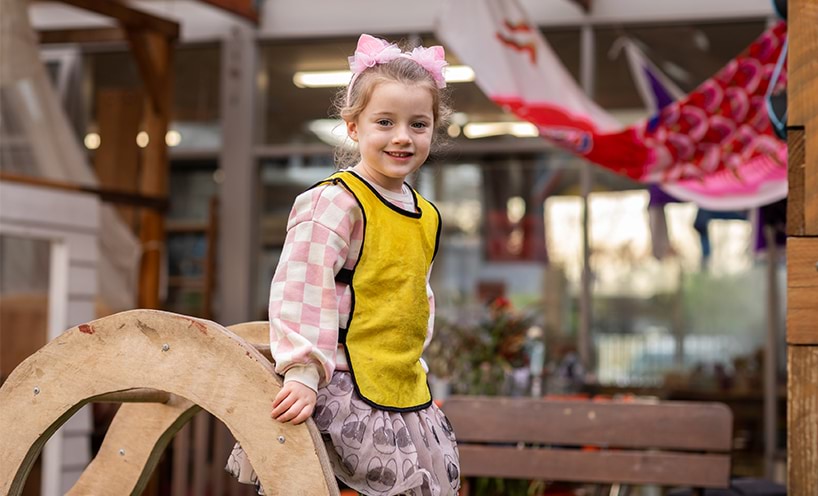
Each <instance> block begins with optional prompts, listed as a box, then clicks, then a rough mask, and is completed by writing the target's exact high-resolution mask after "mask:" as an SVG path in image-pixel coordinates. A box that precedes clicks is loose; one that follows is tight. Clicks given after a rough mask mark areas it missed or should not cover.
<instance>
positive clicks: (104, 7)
mask: <svg viewBox="0 0 818 496" xmlns="http://www.w3.org/2000/svg"><path fill="white" fill-rule="evenodd" d="M61 1H62V2H63V3H67V4H69V5H73V6H74V7H79V8H81V9H85V10H90V11H91V12H96V13H97V14H102V15H105V16H108V17H113V18H114V19H116V20H118V21H119V22H120V23H121V24H122V25H123V26H126V27H129V28H135V29H147V30H150V31H155V32H157V33H161V34H162V35H164V36H167V37H169V38H172V39H176V38H178V37H179V24H178V23H177V22H174V21H169V20H167V19H163V18H161V17H157V16H155V15H152V14H148V13H147V12H143V11H141V10H137V9H134V8H132V7H129V6H128V5H126V4H125V3H124V2H121V1H119V0H61Z"/></svg>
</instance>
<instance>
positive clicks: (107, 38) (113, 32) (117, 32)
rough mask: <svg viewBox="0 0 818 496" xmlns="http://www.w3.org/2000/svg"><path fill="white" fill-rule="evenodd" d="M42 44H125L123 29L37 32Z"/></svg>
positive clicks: (48, 30) (49, 30)
mask: <svg viewBox="0 0 818 496" xmlns="http://www.w3.org/2000/svg"><path fill="white" fill-rule="evenodd" d="M37 37H38V38H39V40H40V44H43V45H45V44H56V43H111V42H124V41H125V40H126V38H125V31H124V30H123V29H122V28H82V29H47V30H43V31H38V32H37Z"/></svg>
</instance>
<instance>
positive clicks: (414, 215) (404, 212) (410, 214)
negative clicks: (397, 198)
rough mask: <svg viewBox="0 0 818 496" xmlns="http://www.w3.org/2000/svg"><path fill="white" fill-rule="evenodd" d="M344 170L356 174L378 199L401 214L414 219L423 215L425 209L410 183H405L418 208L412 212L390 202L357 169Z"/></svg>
mask: <svg viewBox="0 0 818 496" xmlns="http://www.w3.org/2000/svg"><path fill="white" fill-rule="evenodd" d="M342 172H349V173H350V174H352V175H353V176H355V178H356V179H357V180H359V181H361V182H362V183H363V184H364V186H366V187H367V188H369V189H370V191H372V193H373V194H374V195H375V196H376V197H377V198H378V200H380V202H381V203H383V204H384V205H386V206H387V207H389V208H391V209H392V210H394V211H395V212H397V213H399V214H401V215H404V216H406V217H411V218H413V219H420V217H421V216H422V215H423V211H421V210H420V207H419V206H418V197H417V196H416V195H415V190H414V189H413V188H412V187H411V186H409V185H408V184H406V183H404V184H406V186H407V187H408V188H409V191H411V192H412V201H414V203H415V210H416V211H415V212H410V211H408V210H404V209H402V208H400V207H398V206H397V205H395V204H394V203H392V202H390V201H389V200H387V199H386V198H384V197H383V196H381V194H380V193H379V192H378V190H377V189H375V187H374V186H372V185H371V184H369V182H368V181H367V180H366V179H364V178H362V177H361V176H359V175H358V174H357V173H356V172H355V171H351V170H345V171H342Z"/></svg>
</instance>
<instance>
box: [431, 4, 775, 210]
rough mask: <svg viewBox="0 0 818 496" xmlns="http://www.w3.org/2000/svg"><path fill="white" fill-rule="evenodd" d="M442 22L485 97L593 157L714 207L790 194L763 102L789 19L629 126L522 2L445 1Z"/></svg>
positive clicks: (447, 40)
mask: <svg viewBox="0 0 818 496" xmlns="http://www.w3.org/2000/svg"><path fill="white" fill-rule="evenodd" d="M436 31H437V35H438V37H439V38H440V39H441V40H442V41H443V42H444V44H446V46H447V47H448V48H449V49H451V50H452V51H454V52H455V53H456V54H457V56H458V57H459V58H460V60H461V61H462V62H463V63H466V64H469V65H471V66H472V68H473V69H474V71H475V74H476V80H477V84H478V85H479V86H480V88H481V89H482V90H483V92H484V93H486V94H487V95H488V96H489V98H491V99H492V100H493V101H494V102H495V103H497V104H498V105H500V106H501V107H502V108H504V109H506V110H507V111H509V112H512V113H514V114H515V115H517V116H518V117H519V118H521V119H524V120H527V121H529V122H532V123H533V124H535V125H536V126H537V129H538V130H539V133H540V135H541V136H542V137H543V138H546V139H548V140H549V141H551V142H553V143H555V144H557V145H559V146H561V147H562V148H564V149H566V150H569V151H571V152H573V153H575V154H577V155H580V156H583V157H585V158H586V159H588V160H589V161H591V162H594V163H596V164H598V165H600V166H602V167H605V168H607V169H610V170H612V171H614V172H617V173H619V174H623V175H626V176H628V177H630V178H633V179H635V180H638V181H641V182H647V183H659V184H660V185H661V186H662V187H663V188H664V189H666V190H667V191H668V192H670V193H671V194H673V195H674V196H676V197H677V198H679V199H683V200H688V201H695V202H696V203H697V204H699V205H701V206H704V207H706V208H709V209H719V210H734V209H740V208H750V207H755V206H759V205H763V204H767V203H771V202H773V201H776V200H779V199H781V198H784V197H785V196H786V191H787V189H786V188H787V185H786V184H787V169H786V163H787V161H786V157H787V149H786V144H785V143H783V142H782V141H781V140H779V139H778V138H777V137H776V136H775V134H774V133H773V130H772V127H771V125H770V122H769V119H768V117H767V111H766V103H765V94H766V92H767V90H768V87H769V84H770V79H771V75H772V74H773V72H774V68H775V64H776V62H777V60H778V55H779V53H780V52H781V49H782V46H783V44H784V41H785V38H786V24H785V23H779V24H776V25H775V26H773V27H771V28H770V29H768V30H767V31H765V32H764V33H762V34H761V35H760V36H759V38H758V39H756V41H754V42H753V43H752V44H751V45H750V46H749V47H748V48H747V49H746V50H745V51H744V52H743V53H741V54H739V55H738V56H737V57H736V58H734V59H733V60H731V61H730V62H729V63H728V64H727V65H726V66H725V67H724V68H723V69H721V70H720V71H719V72H718V73H717V74H715V75H714V76H713V77H712V78H710V79H708V80H707V81H705V82H704V83H702V84H701V85H700V86H699V87H698V88H696V89H695V90H694V91H693V92H692V93H690V94H688V95H686V96H685V97H683V98H682V99H680V100H678V101H677V102H675V103H672V104H669V105H667V106H665V107H664V108H662V109H661V110H660V111H659V113H658V114H657V115H656V116H655V117H654V118H652V119H646V120H644V121H642V122H639V123H637V124H635V125H632V126H629V127H627V128H624V129H623V128H622V127H621V126H619V125H618V124H617V123H616V121H615V119H614V118H613V117H612V116H611V115H610V114H608V113H607V112H605V111H604V110H603V109H601V108H600V107H598V106H597V105H596V104H595V103H594V102H593V101H591V100H590V99H589V98H588V97H587V96H586V95H585V94H584V93H583V92H582V90H581V89H580V88H579V86H578V85H577V84H576V82H575V81H574V80H573V78H572V77H571V76H570V74H568V72H567V70H566V69H565V68H564V67H563V66H562V64H561V63H560V61H559V59H558V58H557V57H556V56H555V54H554V53H553V51H552V50H551V48H550V47H549V46H548V44H547V42H546V41H545V38H544V37H543V36H542V34H541V33H540V31H539V29H538V28H537V27H536V26H534V25H532V24H530V23H529V22H528V20H527V17H526V15H525V12H524V11H523V10H522V8H521V7H520V6H519V4H518V3H517V1H515V0H479V1H475V0H448V1H447V2H446V3H445V5H444V7H443V9H442V12H441V15H440V17H439V19H438V25H437V29H436ZM776 84H778V85H785V84H786V77H782V78H780V79H779V80H778V81H777V83H776Z"/></svg>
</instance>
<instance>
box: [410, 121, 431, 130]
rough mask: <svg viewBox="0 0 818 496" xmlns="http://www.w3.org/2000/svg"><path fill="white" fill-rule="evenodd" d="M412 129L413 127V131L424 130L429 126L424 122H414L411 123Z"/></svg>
mask: <svg viewBox="0 0 818 496" xmlns="http://www.w3.org/2000/svg"><path fill="white" fill-rule="evenodd" d="M412 127H414V128H415V129H424V128H427V127H429V124H427V123H425V122H414V123H412Z"/></svg>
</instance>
